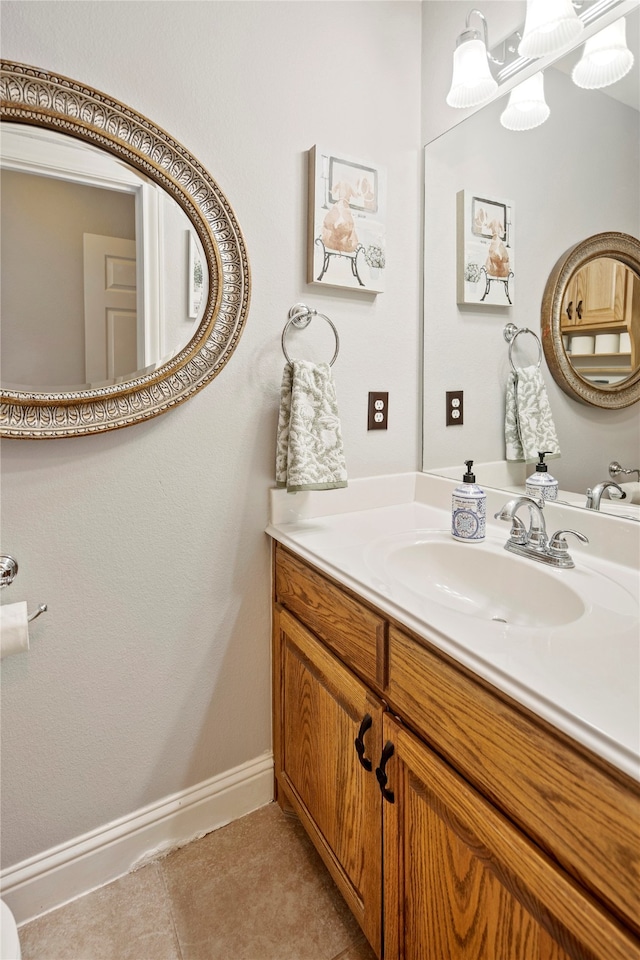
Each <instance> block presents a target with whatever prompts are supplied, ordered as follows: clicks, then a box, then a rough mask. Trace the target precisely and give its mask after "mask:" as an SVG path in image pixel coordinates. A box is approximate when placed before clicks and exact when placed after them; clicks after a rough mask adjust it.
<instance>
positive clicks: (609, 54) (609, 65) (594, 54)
mask: <svg viewBox="0 0 640 960" xmlns="http://www.w3.org/2000/svg"><path fill="white" fill-rule="evenodd" d="M632 66H633V54H632V53H631V50H629V48H628V47H627V23H626V20H625V18H624V17H621V18H620V20H616V21H615V22H614V23H610V24H609V26H608V27H605V28H604V30H601V31H600V32H599V33H596V34H595V36H593V37H589V39H588V40H587V42H586V43H585V45H584V50H583V52H582V57H581V59H580V62H579V63H577V64H576V65H575V67H574V68H573V72H572V73H571V79H572V80H573V82H574V83H575V84H576V85H577V86H578V87H584V88H585V89H586V90H598V89H599V88H600V87H608V86H609V84H611V83H616V82H617V81H618V80H622V78H623V77H624V76H625V74H627V73H629V70H631V67H632Z"/></svg>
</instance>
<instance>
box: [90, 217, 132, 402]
mask: <svg viewBox="0 0 640 960" xmlns="http://www.w3.org/2000/svg"><path fill="white" fill-rule="evenodd" d="M83 239H84V327H85V364H86V382H87V383H93V384H96V383H101V382H103V381H105V380H112V379H114V378H118V377H130V376H131V371H132V370H137V369H138V368H139V367H140V366H141V364H139V363H138V333H137V310H136V244H135V241H134V240H122V239H120V238H119V237H101V236H98V235H96V234H93V233H85V234H84V238H83Z"/></svg>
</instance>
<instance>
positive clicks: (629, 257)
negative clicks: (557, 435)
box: [541, 233, 640, 407]
mask: <svg viewBox="0 0 640 960" xmlns="http://www.w3.org/2000/svg"><path fill="white" fill-rule="evenodd" d="M541 319H542V323H541V326H542V343H543V347H544V351H545V356H546V358H547V363H548V364H549V369H550V370H551V373H552V374H553V377H554V379H555V380H556V381H557V383H558V384H559V385H560V387H562V389H563V390H564V391H565V393H567V394H568V395H569V396H572V397H574V398H575V399H578V400H582V401H584V402H585V403H591V404H593V405H594V406H599V407H624V406H629V405H630V404H632V403H635V402H636V401H637V400H638V399H640V241H638V240H637V239H636V238H635V237H631V236H629V235H628V234H624V233H599V234H596V235H595V236H593V237H589V238H588V239H587V240H584V241H583V242H582V243H579V244H576V246H574V247H572V248H571V249H570V250H568V251H567V252H566V253H565V254H563V256H562V257H561V258H560V259H559V260H558V262H557V263H556V265H555V267H554V268H553V270H552V272H551V274H550V276H549V279H548V281H547V285H546V288H545V293H544V297H543V301H542V318H541Z"/></svg>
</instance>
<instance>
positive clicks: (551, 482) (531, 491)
mask: <svg viewBox="0 0 640 960" xmlns="http://www.w3.org/2000/svg"><path fill="white" fill-rule="evenodd" d="M550 453H551V450H539V451H538V456H539V457H540V462H539V463H537V464H536V469H535V473H532V474H531V476H530V477H528V478H527V482H526V485H525V491H526V494H527V496H528V497H537V498H538V499H541V500H557V499H558V481H557V480H556V478H555V477H552V476H551V474H550V473H549V468H548V467H547V465H546V463H545V462H544V458H545V457H547V456H549V454H550Z"/></svg>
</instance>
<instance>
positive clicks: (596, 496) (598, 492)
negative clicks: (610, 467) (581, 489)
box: [585, 480, 627, 510]
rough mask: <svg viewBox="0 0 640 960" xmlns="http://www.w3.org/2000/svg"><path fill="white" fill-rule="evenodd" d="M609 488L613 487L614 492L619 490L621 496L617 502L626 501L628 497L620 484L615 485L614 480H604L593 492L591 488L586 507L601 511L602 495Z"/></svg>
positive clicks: (588, 492)
mask: <svg viewBox="0 0 640 960" xmlns="http://www.w3.org/2000/svg"><path fill="white" fill-rule="evenodd" d="M609 487H613V489H614V490H617V492H618V494H619V496H618V497H616V500H625V499H626V497H627V495H626V493H625V492H624V490H623V489H622V487H621V486H620V485H619V484H617V483H615V482H614V481H613V480H603V481H602V483H598V484H596V486H595V487H594V488H593V490H592V489H591V487H589V488H588V490H587V502H586V503H585V507H588V509H589V510H599V509H600V501H601V500H602V494H603V493H604V491H605V490H607V489H608V488H609Z"/></svg>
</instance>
